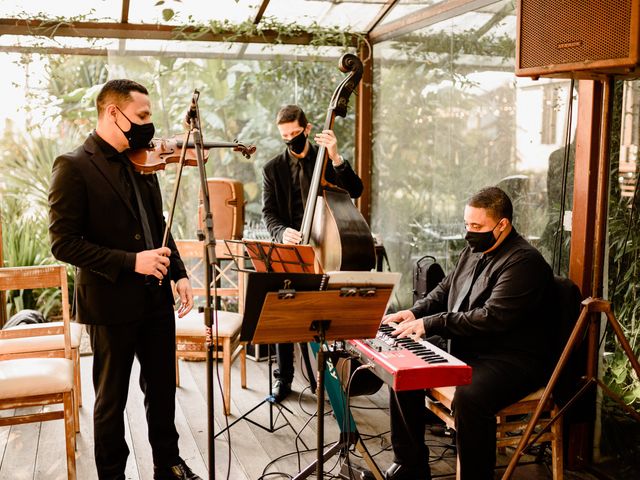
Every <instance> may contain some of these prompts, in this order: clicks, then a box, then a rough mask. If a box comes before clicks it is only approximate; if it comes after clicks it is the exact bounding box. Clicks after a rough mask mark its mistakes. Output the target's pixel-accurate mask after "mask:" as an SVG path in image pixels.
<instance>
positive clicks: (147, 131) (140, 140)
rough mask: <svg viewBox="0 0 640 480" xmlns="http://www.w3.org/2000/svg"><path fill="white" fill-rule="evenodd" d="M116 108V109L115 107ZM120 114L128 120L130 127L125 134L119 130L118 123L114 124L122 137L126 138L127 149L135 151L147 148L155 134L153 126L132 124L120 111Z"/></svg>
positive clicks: (150, 124)
mask: <svg viewBox="0 0 640 480" xmlns="http://www.w3.org/2000/svg"><path fill="white" fill-rule="evenodd" d="M116 108H118V107H116ZM118 110H119V111H120V113H122V115H123V116H124V118H126V119H127V120H129V123H130V124H131V127H130V128H129V130H127V131H126V132H125V131H124V130H122V129H121V128H120V125H118V122H116V127H118V128H120V131H121V132H122V133H124V136H125V137H127V140H128V141H129V148H131V149H132V150H135V149H136V148H148V147H149V144H150V143H151V139H152V138H153V134H154V133H155V132H156V128H155V127H154V126H153V123H142V124H140V123H134V122H132V121H131V120H130V119H129V117H127V116H126V115H125V114H124V112H123V111H122V110H120V109H119V108H118Z"/></svg>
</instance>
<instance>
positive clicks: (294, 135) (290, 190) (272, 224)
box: [262, 105, 363, 402]
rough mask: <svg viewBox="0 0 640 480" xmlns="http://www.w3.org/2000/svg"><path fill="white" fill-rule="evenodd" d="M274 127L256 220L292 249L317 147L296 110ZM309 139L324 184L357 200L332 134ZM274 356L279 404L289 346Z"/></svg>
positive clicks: (356, 181)
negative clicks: (275, 139) (276, 145)
mask: <svg viewBox="0 0 640 480" xmlns="http://www.w3.org/2000/svg"><path fill="white" fill-rule="evenodd" d="M276 124H277V127H278V130H279V132H280V136H281V137H282V140H283V141H284V143H285V144H286V149H285V150H284V151H283V152H282V153H280V154H279V155H277V156H276V157H274V158H272V159H271V160H270V161H269V162H267V164H266V165H265V166H264V170H263V187H262V215H263V219H264V222H265V224H266V226H267V229H268V230H269V233H270V234H271V236H272V237H273V239H274V241H276V242H279V243H287V244H298V243H300V241H301V238H302V237H301V234H300V226H301V223H302V217H303V214H304V207H305V203H306V201H307V194H308V190H309V183H310V181H311V177H312V176H313V169H314V166H315V162H316V156H317V152H318V147H317V146H315V145H313V144H311V142H309V135H310V133H311V129H312V124H311V123H309V122H308V121H307V117H306V116H305V114H304V111H303V110H302V109H301V108H300V107H299V106H297V105H285V106H283V107H282V108H281V109H280V110H279V111H278V113H277V115H276ZM314 139H315V141H316V143H317V144H318V145H321V146H324V147H325V148H326V149H327V152H328V155H329V160H330V161H329V162H327V168H326V170H325V172H324V173H325V178H326V180H327V181H328V182H330V183H333V184H335V185H337V186H338V187H341V188H343V189H345V190H346V191H347V192H349V195H350V196H351V198H358V197H359V196H360V195H361V194H362V189H363V185H362V180H360V177H358V175H357V174H356V173H355V172H354V171H353V169H352V168H351V165H349V162H348V161H347V160H345V159H344V158H343V157H342V155H340V153H339V151H338V141H337V139H336V136H335V133H334V132H333V131H332V130H324V131H322V132H320V133H318V134H317V135H316V136H315V138H314ZM276 356H277V361H278V368H277V369H276V370H275V372H274V377H275V378H276V382H275V384H274V397H275V400H276V401H277V402H280V401H282V400H283V399H284V398H285V397H286V396H287V395H288V394H289V393H291V382H292V381H293V344H291V343H284V344H277V345H276Z"/></svg>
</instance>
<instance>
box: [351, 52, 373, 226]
mask: <svg viewBox="0 0 640 480" xmlns="http://www.w3.org/2000/svg"><path fill="white" fill-rule="evenodd" d="M358 56H359V57H360V59H361V60H362V62H363V65H364V69H363V72H362V80H361V81H360V84H359V85H358V95H357V97H356V145H355V169H356V172H357V173H358V175H359V176H360V178H361V179H362V184H363V187H364V189H363V190H362V195H361V196H360V198H358V199H357V200H356V205H357V207H358V209H359V210H360V213H362V216H363V217H364V219H365V220H366V221H367V223H369V224H371V183H372V176H371V171H372V168H371V167H372V159H373V148H372V140H373V52H372V51H371V46H370V44H369V43H363V44H362V45H361V46H360V51H359V52H358Z"/></svg>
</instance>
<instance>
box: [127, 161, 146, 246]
mask: <svg viewBox="0 0 640 480" xmlns="http://www.w3.org/2000/svg"><path fill="white" fill-rule="evenodd" d="M124 168H125V170H126V171H127V173H128V174H129V179H130V180H131V187H132V188H133V191H134V193H135V195H136V202H137V203H138V212H139V213H140V223H141V224H142V233H143V234H144V244H145V246H146V247H147V250H153V237H152V236H151V229H150V228H149V218H148V217H147V211H146V210H145V209H144V204H143V203H142V196H141V195H140V189H139V188H138V182H137V181H136V178H135V176H134V174H133V170H132V168H131V166H130V164H125V166H124Z"/></svg>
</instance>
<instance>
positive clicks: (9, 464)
mask: <svg viewBox="0 0 640 480" xmlns="http://www.w3.org/2000/svg"><path fill="white" fill-rule="evenodd" d="M41 410H42V407H29V408H19V409H16V411H15V413H16V414H22V415H25V414H29V413H36V412H40V411H41ZM40 426H41V424H40V423H27V424H24V425H15V426H12V427H11V430H10V432H9V438H8V443H7V447H6V450H5V454H4V458H3V462H2V465H0V480H31V479H32V478H33V472H34V465H35V460H36V454H37V452H38V448H37V447H38V437H39V436H40Z"/></svg>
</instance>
